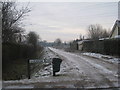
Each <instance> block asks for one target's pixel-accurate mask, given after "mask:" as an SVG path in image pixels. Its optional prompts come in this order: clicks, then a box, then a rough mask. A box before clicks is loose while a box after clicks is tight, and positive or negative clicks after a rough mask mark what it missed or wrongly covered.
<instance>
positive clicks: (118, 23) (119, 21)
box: [109, 20, 120, 37]
mask: <svg viewBox="0 0 120 90" xmlns="http://www.w3.org/2000/svg"><path fill="white" fill-rule="evenodd" d="M116 26H117V27H120V20H116V21H115V24H114V26H113V28H112V31H111V33H110V36H109V37H111V36H112V34H113V32H114V31H115V28H116Z"/></svg>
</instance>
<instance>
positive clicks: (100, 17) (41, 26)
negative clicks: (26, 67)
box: [24, 2, 118, 42]
mask: <svg viewBox="0 0 120 90" xmlns="http://www.w3.org/2000/svg"><path fill="white" fill-rule="evenodd" d="M29 6H30V7H31V8H32V11H31V12H30V13H29V16H27V17H26V19H25V20H24V24H25V29H26V32H29V31H35V32H36V33H37V34H39V36H40V37H41V38H42V40H47V41H49V42H52V41H54V40H55V39H56V38H61V39H62V41H71V40H74V39H77V38H79V35H80V34H82V35H85V36H86V34H87V27H88V25H90V24H101V25H102V26H103V27H104V28H112V26H113V24H114V22H115V20H116V19H117V17H118V3H117V2H85V3H82V2H58V3H56V2H30V5H29Z"/></svg>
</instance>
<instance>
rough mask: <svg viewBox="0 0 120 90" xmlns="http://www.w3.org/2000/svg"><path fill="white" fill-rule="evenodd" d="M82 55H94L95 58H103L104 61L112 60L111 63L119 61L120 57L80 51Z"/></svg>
mask: <svg viewBox="0 0 120 90" xmlns="http://www.w3.org/2000/svg"><path fill="white" fill-rule="evenodd" d="M82 54H83V55H87V56H91V57H95V58H99V59H104V60H105V61H108V62H112V63H118V62H119V61H120V58H115V57H112V56H109V55H102V54H99V53H90V52H86V53H82Z"/></svg>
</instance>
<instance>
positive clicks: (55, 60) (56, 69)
mask: <svg viewBox="0 0 120 90" xmlns="http://www.w3.org/2000/svg"><path fill="white" fill-rule="evenodd" d="M61 62H62V59H60V58H53V60H52V65H53V76H55V73H56V72H59V71H60V64H61Z"/></svg>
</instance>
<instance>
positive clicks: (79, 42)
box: [77, 39, 90, 51]
mask: <svg viewBox="0 0 120 90" xmlns="http://www.w3.org/2000/svg"><path fill="white" fill-rule="evenodd" d="M88 41H90V40H89V39H84V40H80V41H78V42H77V44H78V45H77V46H78V50H80V51H82V50H83V44H84V42H88Z"/></svg>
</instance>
